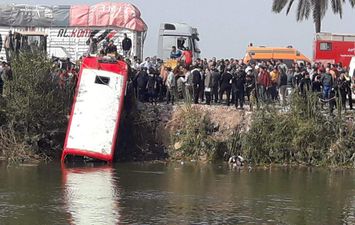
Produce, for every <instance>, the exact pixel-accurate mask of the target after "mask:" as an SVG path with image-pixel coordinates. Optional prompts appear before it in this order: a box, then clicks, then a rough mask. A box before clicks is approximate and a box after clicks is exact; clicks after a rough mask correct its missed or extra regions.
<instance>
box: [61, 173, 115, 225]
mask: <svg viewBox="0 0 355 225" xmlns="http://www.w3.org/2000/svg"><path fill="white" fill-rule="evenodd" d="M62 171H63V184H64V200H65V205H66V209H67V212H68V214H69V218H68V220H69V221H68V222H69V223H70V224H75V225H79V224H85V225H86V224H95V225H96V224H98V225H99V224H105V225H106V224H118V223H119V221H120V208H119V207H120V206H119V202H120V192H119V190H118V180H117V179H116V180H115V179H114V169H113V168H112V167H108V166H105V167H91V168H90V167H89V168H88V167H84V168H66V167H62Z"/></svg>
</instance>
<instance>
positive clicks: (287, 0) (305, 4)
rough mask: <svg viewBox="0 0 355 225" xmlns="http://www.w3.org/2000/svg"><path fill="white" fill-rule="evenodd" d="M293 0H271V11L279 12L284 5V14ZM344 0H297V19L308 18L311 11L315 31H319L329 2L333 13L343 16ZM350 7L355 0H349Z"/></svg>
mask: <svg viewBox="0 0 355 225" xmlns="http://www.w3.org/2000/svg"><path fill="white" fill-rule="evenodd" d="M294 2H295V0H273V4H272V11H273V12H275V13H280V12H281V11H282V10H283V9H284V8H285V7H286V15H288V13H289V12H290V10H291V8H292V6H293V5H294ZM345 2H346V0H298V5H297V14H296V16H297V17H296V18H297V21H302V20H305V19H308V18H309V16H310V14H311V13H312V17H313V21H314V23H315V26H316V32H317V33H319V32H320V31H321V24H322V19H323V18H324V16H325V14H326V12H327V10H328V6H329V4H330V5H331V7H332V10H333V12H334V14H339V16H340V18H342V16H343V4H345ZM349 3H350V5H351V7H354V6H355V0H349Z"/></svg>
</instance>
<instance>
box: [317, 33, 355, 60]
mask: <svg viewBox="0 0 355 225" xmlns="http://www.w3.org/2000/svg"><path fill="white" fill-rule="evenodd" d="M313 52H314V54H313V60H314V61H315V62H322V63H342V65H343V66H349V65H350V61H351V58H352V57H354V56H355V35H351V34H332V33H317V34H316V35H315V39H314V46H313Z"/></svg>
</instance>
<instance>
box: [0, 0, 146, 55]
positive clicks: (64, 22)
mask: <svg viewBox="0 0 355 225" xmlns="http://www.w3.org/2000/svg"><path fill="white" fill-rule="evenodd" d="M9 31H11V32H12V34H14V33H15V32H17V33H22V36H23V37H26V35H28V33H29V32H32V38H29V39H33V40H37V39H41V37H45V38H46V40H45V42H46V43H45V44H46V51H47V54H48V56H49V57H51V56H55V57H59V58H70V59H72V60H77V59H79V58H80V57H81V56H83V55H84V54H87V53H88V49H89V45H88V43H89V38H90V37H93V38H95V39H96V40H97V41H98V43H97V45H98V48H99V49H100V48H101V47H102V44H103V43H104V40H105V39H106V38H109V39H110V40H113V41H114V44H115V45H116V46H117V48H118V52H119V53H121V54H122V53H123V50H122V48H121V42H122V40H123V38H124V34H125V33H126V34H127V36H128V38H130V39H131V40H132V48H131V52H130V56H131V57H133V56H137V57H138V58H143V46H144V39H145V35H146V31H147V26H146V24H145V23H144V21H143V20H142V19H141V18H140V12H139V10H138V9H137V8H136V7H135V6H133V5H131V4H128V3H113V2H103V3H98V4H96V5H92V6H86V5H72V6H36V5H23V4H11V5H10V4H8V5H1V4H0V58H1V57H2V58H3V59H6V50H7V49H6V48H5V47H6V43H5V42H6V41H5V40H6V39H7V37H8V36H9ZM33 33H36V37H34V35H33ZM25 39H26V38H25ZM13 42H15V39H14V38H13ZM28 44H29V45H30V44H32V45H34V44H36V45H40V44H43V43H39V42H38V41H36V42H33V43H28ZM12 45H15V44H14V43H13V44H12ZM15 47H16V46H15ZM18 47H20V46H18Z"/></svg>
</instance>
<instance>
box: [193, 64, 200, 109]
mask: <svg viewBox="0 0 355 225" xmlns="http://www.w3.org/2000/svg"><path fill="white" fill-rule="evenodd" d="M191 75H192V93H193V99H194V103H195V104H198V97H199V94H200V86H201V80H202V79H201V77H202V76H201V72H200V70H199V68H197V67H196V68H194V69H193V70H192V71H191Z"/></svg>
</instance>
